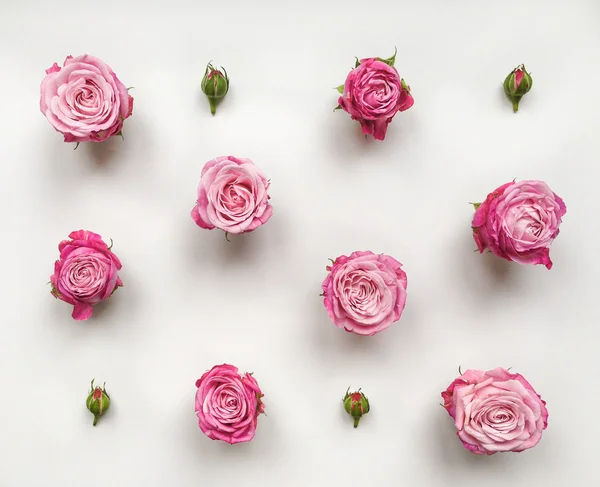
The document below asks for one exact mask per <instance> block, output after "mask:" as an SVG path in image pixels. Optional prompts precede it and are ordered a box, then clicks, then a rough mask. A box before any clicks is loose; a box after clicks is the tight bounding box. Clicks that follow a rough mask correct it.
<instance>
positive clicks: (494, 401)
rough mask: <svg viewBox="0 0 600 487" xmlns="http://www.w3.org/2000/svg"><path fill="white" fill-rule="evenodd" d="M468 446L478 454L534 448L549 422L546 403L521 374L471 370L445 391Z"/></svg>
mask: <svg viewBox="0 0 600 487" xmlns="http://www.w3.org/2000/svg"><path fill="white" fill-rule="evenodd" d="M442 397H443V399H444V408H446V410H447V411H448V414H450V416H452V418H453V419H454V424H455V425H456V430H457V434H458V437H459V438H460V440H461V441H462V444H463V445H464V447H465V448H467V449H468V450H470V451H471V452H472V453H476V454H478V455H484V454H486V455H493V454H494V453H497V452H507V451H512V452H520V451H523V450H527V449H528V448H533V447H534V446H535V445H537V444H538V442H539V441H540V439H541V438H542V432H543V431H544V430H545V429H546V427H547V426H548V410H547V409H546V403H545V401H543V400H542V398H541V397H540V396H539V395H538V394H537V393H536V392H535V390H534V389H533V387H532V386H531V384H529V382H527V381H526V380H525V378H524V377H523V376H522V375H520V374H511V373H510V372H508V371H507V370H505V369H503V368H500V367H499V368H497V369H494V370H488V371H487V372H484V371H483V370H467V371H466V372H465V373H464V374H462V375H461V376H460V377H459V378H457V379H456V380H455V381H454V382H452V384H450V385H449V386H448V389H447V390H446V391H444V392H442Z"/></svg>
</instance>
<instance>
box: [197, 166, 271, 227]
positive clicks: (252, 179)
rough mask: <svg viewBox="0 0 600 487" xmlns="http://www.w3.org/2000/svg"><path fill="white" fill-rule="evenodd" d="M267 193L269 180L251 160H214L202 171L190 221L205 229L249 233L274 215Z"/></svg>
mask: <svg viewBox="0 0 600 487" xmlns="http://www.w3.org/2000/svg"><path fill="white" fill-rule="evenodd" d="M268 190H269V181H268V180H267V178H266V177H265V175H264V174H263V173H262V171H261V170H260V169H259V168H258V167H257V166H256V165H255V164H254V163H253V162H252V161H251V160H250V159H242V158H237V157H233V156H222V157H217V158H216V159H213V160H211V161H208V162H207V163H206V165H205V166H204V168H203V169H202V174H201V176H200V185H199V186H198V200H197V202H196V206H194V208H193V209H192V218H193V220H194V221H195V222H196V225H198V226H199V227H201V228H206V229H208V230H212V229H213V228H220V229H221V230H223V231H225V232H228V233H244V232H251V231H252V230H255V229H257V228H258V227H260V226H261V225H262V224H264V223H266V222H267V220H268V219H269V218H271V215H272V214H273V207H272V206H271V205H270V204H269V198H270V196H269V195H268V193H267V191H268Z"/></svg>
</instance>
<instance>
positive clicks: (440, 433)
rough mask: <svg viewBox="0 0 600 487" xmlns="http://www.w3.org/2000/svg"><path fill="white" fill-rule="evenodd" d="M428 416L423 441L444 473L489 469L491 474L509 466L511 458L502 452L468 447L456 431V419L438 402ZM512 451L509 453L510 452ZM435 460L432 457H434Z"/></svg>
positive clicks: (446, 475)
mask: <svg viewBox="0 0 600 487" xmlns="http://www.w3.org/2000/svg"><path fill="white" fill-rule="evenodd" d="M428 410H429V411H428V412H430V413H431V414H430V415H428V416H426V418H427V420H426V421H425V424H424V425H423V428H424V429H423V431H426V432H427V433H426V435H424V436H423V439H424V440H425V439H427V441H423V442H422V443H420V445H421V447H422V448H423V449H424V451H425V452H429V453H428V454H429V455H431V454H432V453H433V454H434V455H435V460H434V462H433V464H434V465H436V466H437V467H438V468H439V469H440V470H443V475H442V476H443V477H445V478H452V477H455V476H456V475H457V474H458V473H459V472H465V471H469V470H471V469H474V470H475V471H480V470H482V469H483V470H486V471H487V473H488V474H490V475H494V474H495V473H498V472H499V471H500V470H502V469H504V468H506V465H507V463H510V462H511V460H510V458H507V457H506V456H505V455H503V454H500V453H498V454H496V455H475V454H473V453H471V452H470V451H469V450H467V449H466V448H465V447H464V446H463V445H462V443H461V441H460V439H459V438H458V436H457V434H456V427H455V426H454V420H453V419H452V418H451V417H450V416H449V415H448V412H447V411H446V410H445V409H444V408H442V407H441V406H438V407H437V408H435V409H434V408H433V407H430V408H428ZM507 455H510V454H507ZM432 460H433V459H432Z"/></svg>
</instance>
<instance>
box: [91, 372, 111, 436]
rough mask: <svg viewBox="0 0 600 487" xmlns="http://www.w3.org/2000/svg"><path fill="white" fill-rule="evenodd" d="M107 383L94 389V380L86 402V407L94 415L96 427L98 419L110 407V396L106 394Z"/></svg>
mask: <svg viewBox="0 0 600 487" xmlns="http://www.w3.org/2000/svg"><path fill="white" fill-rule="evenodd" d="M105 385H106V382H105V383H104V385H103V386H102V388H100V387H94V379H92V387H91V391H90V394H89V396H88V398H87V401H86V402H85V405H86V406H87V408H88V409H89V410H90V412H91V413H92V414H93V415H94V426H96V423H97V422H98V418H100V416H102V415H103V414H104V413H105V412H106V411H107V410H108V408H109V407H110V396H109V395H108V393H107V392H106V389H105V387H104V386H105Z"/></svg>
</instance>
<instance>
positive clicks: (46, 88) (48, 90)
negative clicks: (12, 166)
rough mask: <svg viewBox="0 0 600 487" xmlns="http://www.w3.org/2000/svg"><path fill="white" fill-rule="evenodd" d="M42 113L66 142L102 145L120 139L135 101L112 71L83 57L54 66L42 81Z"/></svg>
mask: <svg viewBox="0 0 600 487" xmlns="http://www.w3.org/2000/svg"><path fill="white" fill-rule="evenodd" d="M40 110H41V111H42V113H43V114H44V116H45V117H46V118H47V119H48V121H49V122H50V123H51V124H52V126H53V127H54V128H55V129H56V130H57V131H58V132H60V133H62V134H63V135H64V136H65V142H87V141H93V142H102V141H103V140H106V139H108V138H109V137H112V136H113V135H121V129H122V128H123V121H124V120H125V119H126V118H128V117H129V116H130V115H131V113H132V111H133V98H132V97H131V96H129V93H128V92H127V88H126V87H125V85H124V84H123V83H121V81H119V78H117V75H116V74H115V73H113V71H112V69H110V67H109V66H108V65H107V64H105V63H104V62H102V61H100V59H98V58H95V57H93V56H89V55H87V54H84V55H83V56H78V57H75V58H74V57H73V56H68V57H67V59H66V60H65V62H64V64H63V67H62V68H61V67H59V66H58V64H56V63H54V64H53V65H52V67H51V68H49V69H47V70H46V77H45V78H44V80H43V81H42V87H41V97H40Z"/></svg>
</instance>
